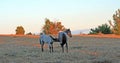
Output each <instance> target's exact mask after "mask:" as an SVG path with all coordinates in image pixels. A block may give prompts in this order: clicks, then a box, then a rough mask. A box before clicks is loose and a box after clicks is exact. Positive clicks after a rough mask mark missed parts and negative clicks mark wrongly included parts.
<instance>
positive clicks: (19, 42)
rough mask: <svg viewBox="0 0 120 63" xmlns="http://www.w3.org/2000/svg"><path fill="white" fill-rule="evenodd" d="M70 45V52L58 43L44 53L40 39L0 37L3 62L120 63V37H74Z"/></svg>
mask: <svg viewBox="0 0 120 63" xmlns="http://www.w3.org/2000/svg"><path fill="white" fill-rule="evenodd" d="M68 44H69V52H68V53H66V52H64V53H62V51H61V47H60V45H59V43H57V42H55V43H54V52H53V53H49V49H48V46H47V44H46V45H45V46H44V50H45V51H44V52H41V49H40V45H39V39H38V37H32V36H27V37H26V36H14V35H13V36H8V35H1V36H0V63H120V38H112V37H111V38H108V37H107V38H106V37H104V38H101V37H93V36H73V37H72V38H69V42H68Z"/></svg>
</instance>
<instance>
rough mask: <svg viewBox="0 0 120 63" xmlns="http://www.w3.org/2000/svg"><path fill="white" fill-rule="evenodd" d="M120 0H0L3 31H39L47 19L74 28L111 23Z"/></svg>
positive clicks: (0, 17)
mask: <svg viewBox="0 0 120 63" xmlns="http://www.w3.org/2000/svg"><path fill="white" fill-rule="evenodd" d="M117 9H120V0H0V34H15V29H16V27H17V26H19V25H21V26H23V27H24V28H25V31H26V33H28V32H32V33H36V32H40V30H41V27H42V26H43V25H44V19H45V18H49V19H50V20H51V21H57V20H58V21H61V22H62V24H63V25H64V26H65V27H67V28H71V30H79V29H90V28H94V27H96V26H98V25H101V24H104V23H108V20H110V19H112V15H113V14H114V13H115V11H116V10H117Z"/></svg>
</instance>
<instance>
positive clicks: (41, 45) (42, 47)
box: [41, 44, 44, 52]
mask: <svg viewBox="0 0 120 63" xmlns="http://www.w3.org/2000/svg"><path fill="white" fill-rule="evenodd" d="M43 46H44V44H41V48H42V52H43V51H44V49H43Z"/></svg>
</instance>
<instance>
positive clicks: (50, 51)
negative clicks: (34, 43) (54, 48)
mask: <svg viewBox="0 0 120 63" xmlns="http://www.w3.org/2000/svg"><path fill="white" fill-rule="evenodd" d="M49 50H50V53H51V44H49Z"/></svg>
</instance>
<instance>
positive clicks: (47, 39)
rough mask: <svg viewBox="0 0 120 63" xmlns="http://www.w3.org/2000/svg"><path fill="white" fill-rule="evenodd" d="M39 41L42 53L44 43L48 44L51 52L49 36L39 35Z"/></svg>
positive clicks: (51, 42)
mask: <svg viewBox="0 0 120 63" xmlns="http://www.w3.org/2000/svg"><path fill="white" fill-rule="evenodd" d="M39 40H40V44H41V48H42V52H43V51H44V49H43V46H44V43H48V45H49V49H50V52H53V39H52V38H51V36H50V35H46V34H44V33H41V34H40V39H39Z"/></svg>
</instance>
